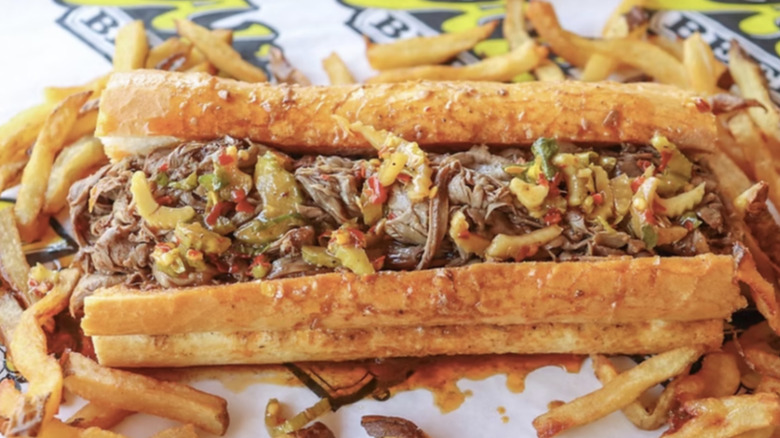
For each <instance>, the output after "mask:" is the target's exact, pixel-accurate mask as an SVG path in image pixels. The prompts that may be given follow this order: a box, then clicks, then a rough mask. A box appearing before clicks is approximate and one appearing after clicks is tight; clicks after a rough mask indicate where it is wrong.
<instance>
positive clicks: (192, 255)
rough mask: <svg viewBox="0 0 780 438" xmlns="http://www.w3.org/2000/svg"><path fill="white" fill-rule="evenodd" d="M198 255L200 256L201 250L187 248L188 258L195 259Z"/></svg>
mask: <svg viewBox="0 0 780 438" xmlns="http://www.w3.org/2000/svg"><path fill="white" fill-rule="evenodd" d="M200 256H201V252H200V251H198V250H197V249H192V248H190V249H188V250H187V257H188V258H191V259H196V258H198V257H200Z"/></svg>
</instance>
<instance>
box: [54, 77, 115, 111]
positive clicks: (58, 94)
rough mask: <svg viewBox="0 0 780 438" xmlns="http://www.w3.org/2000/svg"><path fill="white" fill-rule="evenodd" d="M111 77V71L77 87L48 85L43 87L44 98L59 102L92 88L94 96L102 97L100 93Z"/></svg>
mask: <svg viewBox="0 0 780 438" xmlns="http://www.w3.org/2000/svg"><path fill="white" fill-rule="evenodd" d="M109 79H111V73H107V74H104V75H103V76H100V77H98V78H95V79H93V80H91V81H89V82H87V83H86V84H84V85H77V86H75V87H46V88H44V89H43V98H44V99H46V102H49V103H51V104H57V103H60V102H62V101H63V100H65V99H66V98H67V97H68V96H70V95H71V94H77V93H81V92H83V91H87V90H92V97H93V98H96V97H100V93H101V92H102V91H103V89H104V88H106V84H107V83H108V80H109Z"/></svg>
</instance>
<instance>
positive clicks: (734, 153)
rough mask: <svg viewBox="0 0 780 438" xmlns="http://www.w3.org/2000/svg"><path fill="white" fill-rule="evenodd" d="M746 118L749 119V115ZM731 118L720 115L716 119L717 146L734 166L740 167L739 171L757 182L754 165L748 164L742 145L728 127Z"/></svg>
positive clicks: (726, 115) (728, 115)
mask: <svg viewBox="0 0 780 438" xmlns="http://www.w3.org/2000/svg"><path fill="white" fill-rule="evenodd" d="M744 116H745V117H748V116H747V114H745V115H744ZM730 117H731V115H730V114H720V115H718V116H717V118H716V126H717V128H718V137H717V140H716V144H717V146H718V150H720V151H721V152H723V153H724V154H726V156H728V157H729V158H730V159H731V161H733V162H734V164H736V165H737V166H739V169H740V170H741V171H742V172H744V173H745V175H747V176H748V177H749V178H750V179H752V180H755V176H754V175H753V165H752V163H750V162H748V160H747V157H746V156H745V151H744V150H743V147H742V145H741V144H740V143H739V141H738V140H737V139H736V138H734V134H733V133H732V132H731V131H730V130H729V126H728V125H729V122H730V120H729V118H730ZM748 119H749V117H748Z"/></svg>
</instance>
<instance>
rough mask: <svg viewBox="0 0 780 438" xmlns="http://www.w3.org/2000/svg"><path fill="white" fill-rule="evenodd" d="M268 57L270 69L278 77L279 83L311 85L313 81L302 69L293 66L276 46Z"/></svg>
mask: <svg viewBox="0 0 780 438" xmlns="http://www.w3.org/2000/svg"><path fill="white" fill-rule="evenodd" d="M268 58H269V60H270V62H269V63H268V69H269V70H271V74H272V75H273V76H274V77H275V78H276V81H277V82H279V83H285V84H298V85H311V81H310V80H309V78H307V77H306V76H305V75H304V74H303V73H301V71H300V70H298V69H297V68H295V67H293V66H292V65H291V64H290V62H289V61H287V58H285V57H284V54H283V53H282V51H281V50H280V49H278V48H276V47H272V48H271V50H270V52H269V54H268Z"/></svg>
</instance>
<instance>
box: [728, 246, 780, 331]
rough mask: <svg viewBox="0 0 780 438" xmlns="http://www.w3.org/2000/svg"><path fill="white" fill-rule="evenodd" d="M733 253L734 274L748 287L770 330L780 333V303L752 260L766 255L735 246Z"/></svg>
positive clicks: (771, 286)
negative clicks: (735, 262)
mask: <svg viewBox="0 0 780 438" xmlns="http://www.w3.org/2000/svg"><path fill="white" fill-rule="evenodd" d="M745 238H746V240H748V239H750V238H751V236H749V235H746V236H745ZM734 252H735V260H738V261H739V263H738V267H737V272H736V277H737V279H738V280H739V281H741V282H743V283H745V284H747V285H748V286H750V295H751V296H752V297H753V301H755V303H756V307H757V308H758V311H759V312H760V313H761V315H763V316H764V318H766V320H767V322H768V323H769V326H770V327H772V330H774V332H775V333H780V303H778V298H777V292H776V290H775V287H774V286H773V285H772V283H770V282H769V281H767V280H766V279H765V278H764V277H763V276H762V273H759V271H758V267H757V264H756V260H755V259H754V255H755V256H756V257H758V255H759V254H761V255H763V256H764V257H766V254H764V253H763V251H761V249H760V248H753V247H751V248H750V251H747V250H745V248H742V247H741V246H736V247H735V249H734ZM770 263H771V262H770ZM764 275H766V274H764Z"/></svg>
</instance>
